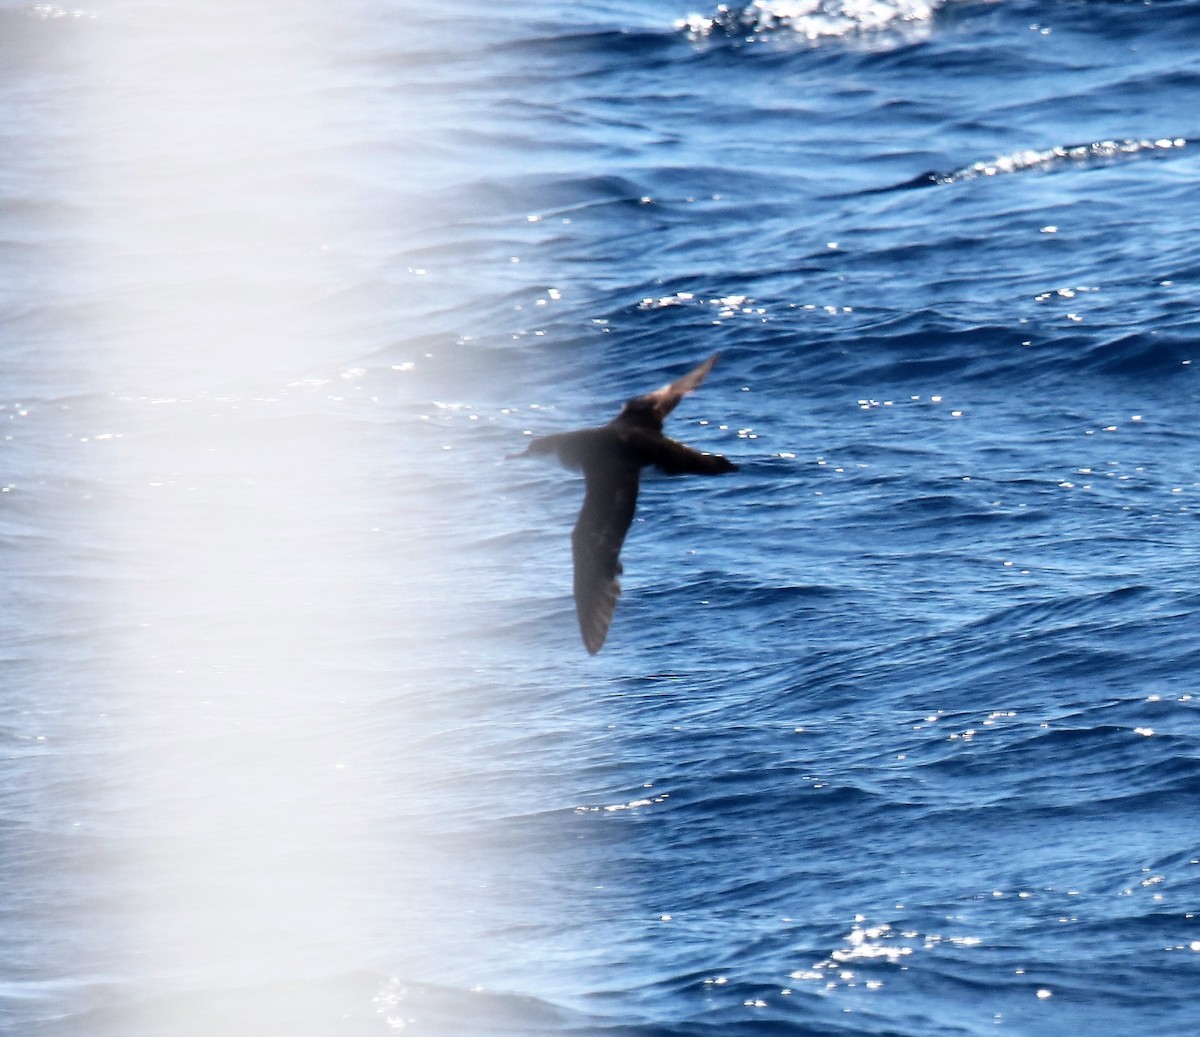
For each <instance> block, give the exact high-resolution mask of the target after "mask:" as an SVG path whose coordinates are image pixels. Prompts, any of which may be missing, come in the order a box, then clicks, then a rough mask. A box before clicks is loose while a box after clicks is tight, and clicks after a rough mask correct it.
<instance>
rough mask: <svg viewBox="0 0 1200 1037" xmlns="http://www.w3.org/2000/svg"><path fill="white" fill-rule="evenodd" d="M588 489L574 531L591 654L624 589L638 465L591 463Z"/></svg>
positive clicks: (581, 612) (578, 589)
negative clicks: (625, 548) (623, 558)
mask: <svg viewBox="0 0 1200 1037" xmlns="http://www.w3.org/2000/svg"><path fill="white" fill-rule="evenodd" d="M584 475H585V477H586V480H587V489H586V491H585V493H584V497H583V508H582V509H581V510H580V512H579V520H578V521H577V522H576V523H575V530H574V532H573V533H572V534H571V548H572V554H573V555H574V558H575V613H576V615H577V616H578V617H579V632H580V633H581V634H582V635H583V643H584V645H586V646H587V650H588V652H589V653H590V654H591V655H595V654H596V653H597V652H598V651H600V648H601V646H602V645H603V644H604V639H605V638H606V637H607V636H608V627H609V624H610V623H611V622H612V617H613V612H614V610H615V609H616V607H617V598H618V597H619V595H620V593H621V584H620V582H619V581H618V577H619V576H620V575H621V559H620V554H621V545H622V544H623V543H624V542H625V534H626V533H627V532H628V531H629V524H630V523H631V522H632V521H633V512H634V509H635V508H636V507H637V494H638V477H639V468H638V466H637V465H630V464H625V463H620V462H612V463H609V464H604V465H599V464H597V465H590V466H589V467H588V468H586V469H585V470H584Z"/></svg>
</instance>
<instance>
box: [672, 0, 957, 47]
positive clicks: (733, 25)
mask: <svg viewBox="0 0 1200 1037" xmlns="http://www.w3.org/2000/svg"><path fill="white" fill-rule="evenodd" d="M940 6H941V0H753V2H752V3H749V4H738V5H735V6H732V7H730V6H727V5H726V4H720V5H719V6H718V7H717V10H716V13H714V14H712V15H700V14H689V15H688V16H687V17H686V18H683V19H681V20H680V21H678V22H676V27H677V28H680V29H685V30H686V31H687V33H688V35H689V36H691V37H692V38H693V39H706V38H709V37H713V36H717V37H720V36H729V37H743V38H745V39H750V40H753V39H764V38H770V37H776V36H780V35H783V34H788V35H793V34H794V35H796V36H799V37H802V38H804V39H808V40H819V39H824V38H828V37H848V36H855V35H858V34H860V33H867V32H878V31H880V30H895V29H901V28H905V27H908V26H912V25H916V24H924V23H927V22H929V20H930V19H931V18H932V17H933V14H934V12H935V11H936V10H937V9H938V8H939V7H940Z"/></svg>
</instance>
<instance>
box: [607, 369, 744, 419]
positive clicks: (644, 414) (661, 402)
mask: <svg viewBox="0 0 1200 1037" xmlns="http://www.w3.org/2000/svg"><path fill="white" fill-rule="evenodd" d="M720 355H721V354H720V353H714V354H713V355H712V356H710V357H709V358H708V359H707V360H705V361H704V363H702V364H701V365H700V366H699V367H694V368H692V370H690V371H689V372H688V373H687V374H685V375H684V376H683V377H682V378H676V379H675V381H673V382H670V383H668V384H667V385H664V386H663V387H662V388H661V389H655V390H654V392H648V393H646V394H645V395H644V396H635V397H634V398H633V399H632V400H629V401H628V402H627V403H626V404H625V406H624V407H622V408H621V413H620V414H618V415H617V416H616V418H614V419H613V424H625V425H641V426H644V427H648V428H651V429H654V430H655V431H660V430H661V429H662V423H663V421H665V420H666V417H667V415H668V414H670V413H671V411H673V410H674V409H675V407H676V406H677V405H678V403H679V401H680V400H682V399H683V398H684V397H685V396H687V395H688V393H693V392H695V391H696V390H697V389H699V388H700V385H701V383H703V381H704V379H705V378H707V377H708V372H709V371H711V370H712V368H713V364H715V363H716V362H717V357H719V356H720Z"/></svg>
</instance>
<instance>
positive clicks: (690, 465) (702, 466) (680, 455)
mask: <svg viewBox="0 0 1200 1037" xmlns="http://www.w3.org/2000/svg"><path fill="white" fill-rule="evenodd" d="M648 456H649V458H650V461H649V463H650V464H653V465H654V467H655V468H657V469H658V470H659V471H660V472H665V473H666V474H667V475H723V474H724V473H725V472H736V471H737V470H738V467H737V465H735V464H734V463H733V462H732V461H730V460H729V458H727V457H725V456H724V455H723V454H705V453H703V452H701V451H699V450H695V449H693V448H692V447H690V446H687V445H686V444H684V443H680V442H679V441H678V440H675V439H668V438H667V437H666V436H657V437H655V438H654V439H653V440H651V441H650V443H649V447H648Z"/></svg>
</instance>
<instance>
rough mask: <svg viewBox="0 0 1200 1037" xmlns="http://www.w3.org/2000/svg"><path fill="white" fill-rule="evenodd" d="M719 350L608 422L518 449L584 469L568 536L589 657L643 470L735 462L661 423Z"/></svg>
mask: <svg viewBox="0 0 1200 1037" xmlns="http://www.w3.org/2000/svg"><path fill="white" fill-rule="evenodd" d="M718 355H719V354H717V353H714V354H713V355H712V356H710V357H709V358H708V359H707V360H705V361H704V363H702V364H701V365H700V366H699V367H696V368H693V369H692V370H691V371H689V372H688V373H687V374H685V375H684V376H683V377H682V378H677V379H676V380H675V381H673V382H670V383H669V384H667V385H664V386H663V387H662V388H661V389H655V390H654V392H649V393H646V394H645V395H644V396H635V397H634V398H633V399H631V400H629V401H628V402H627V403H626V404H625V406H624V407H622V408H621V413H620V414H618V415H617V416H616V417H615V418H613V419H612V421H610V422H609V423H608V424H607V425H601V426H600V427H599V428H586V429H579V430H578V431H576V432H559V433H557V434H554V435H549V436H541V437H539V438H537V439H535V440H534V441H533V442H532V443H530V444H529V447H528V448H527V449H526V450H525V451H524V452H522V453H521V454H517V455H515V456H517V457H525V456H528V455H533V456H540V455H543V454H556V455H557V456H558V460H559V461H560V462H561V463H562V464H563V465H565V466H566V467H567V468H571V469H573V470H575V471H582V472H583V477H584V482H585V490H584V495H583V508H582V509H581V510H580V512H579V520H578V521H577V522H576V523H575V530H574V532H573V533H572V534H571V549H572V555H573V556H574V560H575V612H576V615H577V616H578V617H579V632H580V633H581V634H582V635H583V643H584V645H586V646H587V650H588V652H589V653H590V654H592V655H595V654H596V653H597V652H598V651H600V648H601V647H602V646H603V644H604V639H605V638H606V637H607V636H608V627H609V624H610V623H612V617H613V611H614V610H615V609H616V607H617V597H618V595H619V594H620V593H621V584H620V583H619V581H618V579H617V578H618V577H619V576H620V575H621V560H620V557H619V556H620V554H621V545H622V544H623V543H624V542H625V534H626V532H628V530H629V525H630V523H631V522H633V512H634V509H635V508H636V507H637V495H638V482H639V480H640V478H641V474H642V469H643V468H645V467H646V466H647V465H654V467H656V468H658V469H659V470H660V471H662V472H665V473H666V474H667V475H723V474H724V473H725V472H736V471H737V465H735V464H734V463H733V462H732V461H730V460H728V458H725V457H722V456H721V455H720V454H706V453H702V452H701V451H699V450H693V449H692V448H691V447H689V446H685V445H684V444H683V443H679V442H676V441H675V440H674V439H669V438H668V437H666V436H664V435H663V432H662V427H663V420H664V419H665V418H666V417H667V415H668V414H670V413H671V411H673V410H674V409H675V406H676V404H678V403H679V401H680V400H682V399H683V398H684V397H685V396H687V395H688V394H689V393H693V392H695V391H696V390H697V389H698V388H700V384H701V382H703V381H704V379H705V378H706V377H707V376H708V372H709V371H711V370H712V367H713V364H715V363H716V362H717V357H718Z"/></svg>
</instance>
